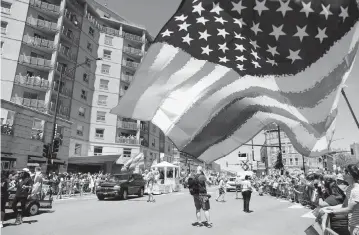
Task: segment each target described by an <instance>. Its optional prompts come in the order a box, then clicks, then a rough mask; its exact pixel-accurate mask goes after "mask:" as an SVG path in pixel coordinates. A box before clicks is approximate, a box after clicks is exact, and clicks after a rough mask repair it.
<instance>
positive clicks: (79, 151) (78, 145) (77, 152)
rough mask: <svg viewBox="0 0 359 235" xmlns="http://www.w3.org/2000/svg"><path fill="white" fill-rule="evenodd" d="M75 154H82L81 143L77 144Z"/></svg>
mask: <svg viewBox="0 0 359 235" xmlns="http://www.w3.org/2000/svg"><path fill="white" fill-rule="evenodd" d="M75 154H76V155H81V144H75Z"/></svg>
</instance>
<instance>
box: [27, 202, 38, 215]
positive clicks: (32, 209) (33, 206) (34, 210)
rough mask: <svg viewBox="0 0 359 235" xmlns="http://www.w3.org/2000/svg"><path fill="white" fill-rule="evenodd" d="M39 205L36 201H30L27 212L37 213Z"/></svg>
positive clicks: (30, 213)
mask: <svg viewBox="0 0 359 235" xmlns="http://www.w3.org/2000/svg"><path fill="white" fill-rule="evenodd" d="M39 208H40V205H39V204H38V203H36V202H32V203H30V205H29V206H28V208H27V214H28V215H30V216H34V215H37V213H39Z"/></svg>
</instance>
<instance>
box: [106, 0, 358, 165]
mask: <svg viewBox="0 0 359 235" xmlns="http://www.w3.org/2000/svg"><path fill="white" fill-rule="evenodd" d="M358 16H359V12H358V6H357V3H356V1H355V0H261V1H260V0H221V1H218V0H183V1H182V2H181V4H180V6H179V7H178V10H177V11H176V12H175V14H174V15H173V17H172V18H171V19H169V21H168V22H167V23H166V24H165V25H164V26H163V28H162V30H161V31H160V33H159V34H158V35H157V37H156V39H155V41H154V43H153V45H151V47H150V49H149V51H148V53H147V55H146V57H145V58H144V60H143V62H142V64H141V66H140V68H139V70H138V71H137V72H136V75H135V80H134V81H133V84H132V85H131V86H130V88H129V90H128V91H127V93H126V94H125V96H124V97H122V98H121V100H120V102H119V104H118V106H117V107H115V108H114V109H113V110H112V113H114V114H117V115H120V116H124V117H130V118H134V119H140V120H145V121H152V122H153V123H154V124H156V125H157V126H158V127H159V128H160V129H161V130H163V131H164V133H165V134H166V135H167V136H169V137H170V138H171V140H172V141H173V142H174V144H175V145H176V146H177V147H178V148H179V149H180V150H181V151H183V152H186V153H188V154H190V155H193V156H195V157H198V158H200V159H201V160H204V161H207V162H211V161H214V160H216V159H218V158H221V157H223V156H225V155H227V154H229V153H230V152H232V151H234V150H235V149H237V148H238V147H239V146H241V145H242V144H243V143H246V142H248V140H250V139H251V138H252V137H254V136H255V135H256V134H257V133H258V132H260V131H261V130H262V129H263V128H264V127H265V126H266V125H268V124H269V123H272V122H275V123H277V124H279V125H280V126H281V128H282V129H283V130H284V131H285V132H286V134H287V135H288V137H289V138H290V140H291V142H292V143H293V145H294V147H295V148H296V150H297V151H298V152H299V153H301V154H303V155H305V156H316V155H319V154H321V153H322V152H323V151H325V150H326V149H327V147H328V143H329V142H330V139H331V136H332V134H333V132H334V125H335V120H336V114H337V104H338V100H339V96H340V90H341V89H342V87H343V84H344V82H345V80H346V79H347V77H348V74H349V72H350V69H351V67H352V65H353V61H354V59H355V55H356V52H357V48H358V38H359V27H358Z"/></svg>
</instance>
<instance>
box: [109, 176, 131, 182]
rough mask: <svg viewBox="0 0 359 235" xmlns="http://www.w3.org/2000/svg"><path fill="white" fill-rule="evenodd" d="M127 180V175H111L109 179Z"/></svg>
mask: <svg viewBox="0 0 359 235" xmlns="http://www.w3.org/2000/svg"><path fill="white" fill-rule="evenodd" d="M118 180H128V175H113V176H111V177H110V180H109V181H118Z"/></svg>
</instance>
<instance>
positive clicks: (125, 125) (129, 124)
mask: <svg viewBox="0 0 359 235" xmlns="http://www.w3.org/2000/svg"><path fill="white" fill-rule="evenodd" d="M117 127H118V128H122V129H126V130H134V131H136V130H138V127H137V123H136V122H125V121H120V120H119V121H117Z"/></svg>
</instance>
